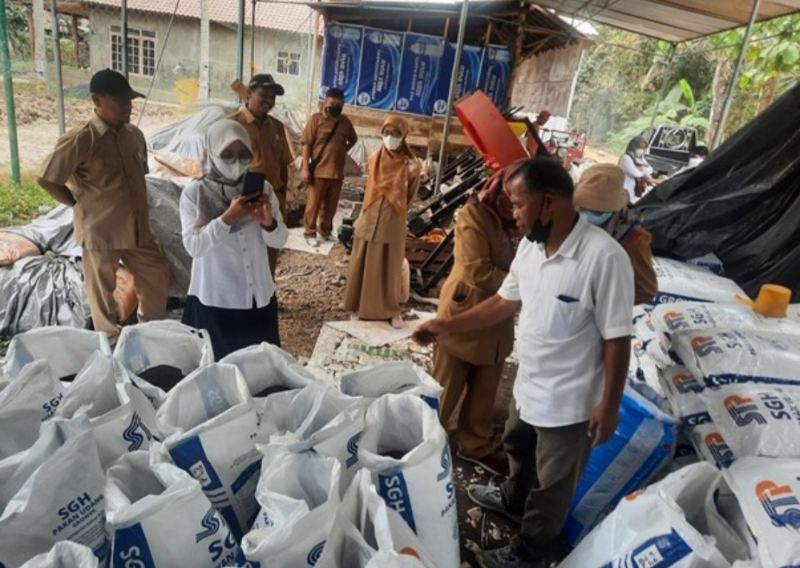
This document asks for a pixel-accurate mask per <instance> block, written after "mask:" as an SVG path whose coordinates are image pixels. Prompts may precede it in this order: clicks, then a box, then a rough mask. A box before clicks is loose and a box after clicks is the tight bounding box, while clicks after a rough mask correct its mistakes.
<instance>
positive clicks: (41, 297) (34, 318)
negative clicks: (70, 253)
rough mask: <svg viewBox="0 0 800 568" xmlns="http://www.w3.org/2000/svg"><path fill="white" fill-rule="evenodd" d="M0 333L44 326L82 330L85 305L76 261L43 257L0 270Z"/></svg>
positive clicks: (80, 274) (13, 332)
mask: <svg viewBox="0 0 800 568" xmlns="http://www.w3.org/2000/svg"><path fill="white" fill-rule="evenodd" d="M0 298H2V301H0V334H2V335H15V334H17V333H22V332H24V331H29V330H31V329H34V328H37V327H42V326H46V325H68V326H72V327H79V328H82V327H86V322H87V321H88V319H89V304H88V301H87V299H86V293H85V292H84V288H83V271H82V269H81V263H80V260H79V259H77V258H70V257H65V256H54V255H52V254H45V255H42V256H31V257H28V258H23V259H22V260H19V261H17V262H16V263H14V266H10V267H6V268H3V269H0Z"/></svg>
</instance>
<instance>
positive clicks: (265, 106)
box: [230, 74, 292, 276]
mask: <svg viewBox="0 0 800 568" xmlns="http://www.w3.org/2000/svg"><path fill="white" fill-rule="evenodd" d="M283 94H284V90H283V87H282V86H281V85H279V84H278V83H276V82H275V79H273V78H272V75H266V74H259V75H255V76H254V77H253V78H252V80H251V81H250V84H249V85H248V86H247V102H246V104H245V105H244V106H243V107H242V109H241V110H240V111H239V112H237V113H235V114H233V115H232V116H231V117H230V118H231V120H235V121H236V122H238V123H239V124H241V125H242V126H244V127H245V129H246V130H247V132H248V134H250V141H251V143H252V144H251V145H252V148H253V161H252V162H251V163H250V170H251V171H254V172H258V173H261V174H264V177H265V178H266V180H267V181H268V182H269V183H270V185H271V186H272V188H273V190H274V191H275V196H276V197H277V198H278V203H280V206H281V217H282V218H283V219H284V221H285V220H286V193H287V191H288V186H289V164H291V163H292V151H291V149H290V148H289V141H288V140H287V138H286V129H285V128H284V126H283V123H282V122H281V121H280V120H278V119H277V118H274V117H271V116H269V111H271V110H272V109H273V108H275V99H276V97H277V96H283ZM278 252H279V251H278V250H276V249H269V267H270V271H271V272H272V275H273V276H274V275H275V266H276V264H277V261H278Z"/></svg>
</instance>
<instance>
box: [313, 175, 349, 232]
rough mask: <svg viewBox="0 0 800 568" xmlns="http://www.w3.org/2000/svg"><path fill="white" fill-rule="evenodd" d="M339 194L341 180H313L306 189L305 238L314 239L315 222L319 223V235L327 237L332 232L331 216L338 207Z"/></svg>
mask: <svg viewBox="0 0 800 568" xmlns="http://www.w3.org/2000/svg"><path fill="white" fill-rule="evenodd" d="M341 192H342V180H340V179H325V178H314V181H313V182H312V183H311V186H310V187H309V188H308V198H307V200H306V213H305V217H304V224H305V231H304V233H305V236H307V237H315V236H316V235H317V222H319V233H320V234H321V235H322V236H323V237H327V236H329V235H330V234H331V233H332V232H333V216H334V215H335V214H336V208H337V207H338V206H339V195H340V194H341Z"/></svg>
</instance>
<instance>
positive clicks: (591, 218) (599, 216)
mask: <svg viewBox="0 0 800 568" xmlns="http://www.w3.org/2000/svg"><path fill="white" fill-rule="evenodd" d="M613 215H614V212H613V211H608V212H607V213H598V212H597V211H587V210H586V209H581V216H582V217H583V218H584V219H586V220H587V221H588V222H589V223H591V224H592V225H594V226H596V227H602V226H603V225H605V224H606V223H608V221H609V219H611V217H612V216H613Z"/></svg>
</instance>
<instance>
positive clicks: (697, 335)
mask: <svg viewBox="0 0 800 568" xmlns="http://www.w3.org/2000/svg"><path fill="white" fill-rule="evenodd" d="M656 265H657V273H658V277H659V290H660V291H659V295H658V297H657V301H656V302H654V305H650V306H642V307H638V308H637V310H636V314H635V322H636V337H635V339H634V346H633V354H632V361H631V377H630V381H629V383H630V385H631V386H632V387H633V388H635V390H637V391H638V392H639V393H643V394H644V396H645V397H647V398H648V399H649V400H650V401H651V402H652V403H653V404H654V405H655V406H657V407H659V408H660V409H661V410H662V411H663V412H665V413H666V414H668V415H671V416H672V417H673V418H674V420H675V422H676V423H677V425H678V428H677V432H676V435H677V439H676V441H675V447H674V448H673V454H674V456H673V459H672V463H671V467H669V468H667V469H666V470H665V471H662V475H663V474H665V473H668V475H667V476H666V477H663V478H662V479H661V480H660V481H657V482H656V483H654V484H652V485H650V486H648V487H647V488H646V489H644V490H640V491H635V492H633V493H630V494H628V495H627V496H625V497H624V498H623V499H622V500H621V501H620V502H619V504H618V505H616V506H615V507H614V508H613V510H611V512H610V514H608V516H607V517H605V518H604V520H602V522H600V523H599V524H598V525H597V526H596V527H595V528H594V529H593V530H592V531H591V532H589V533H588V535H586V536H584V537H583V539H582V540H580V542H579V544H578V545H577V546H576V548H575V549H574V550H573V552H572V554H571V555H570V556H568V557H567V559H566V560H565V561H564V562H563V563H562V564H561V566H562V567H564V568H600V567H605V566H613V567H617V566H619V567H623V566H624V567H636V568H640V567H648V568H650V567H656V566H657V567H666V566H675V567H682V568H684V567H686V568H688V567H691V568H695V567H698V568H699V567H703V568H728V567H737V568H745V567H753V568H755V567H759V568H786V567H797V566H800V306H797V305H793V306H790V308H789V314H788V316H787V317H786V318H782V319H770V318H764V317H762V316H760V315H758V314H756V313H755V312H754V311H753V310H752V309H751V308H750V307H747V306H745V305H743V304H741V303H739V302H737V301H736V299H735V296H736V295H737V294H741V295H744V294H743V292H742V291H741V290H740V289H738V286H737V285H736V284H735V283H734V282H732V281H731V280H728V279H725V278H723V277H720V276H718V275H715V274H713V273H712V272H711V271H710V269H711V268H713V267H706V268H703V267H697V266H689V265H686V264H682V263H679V262H676V261H672V260H665V259H657V261H656ZM632 469H633V468H632ZM670 471H671V473H669V472H670ZM598 517H602V515H598Z"/></svg>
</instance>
